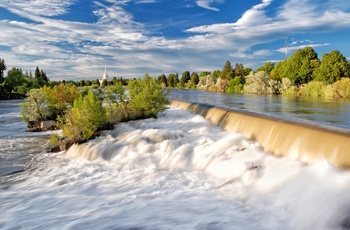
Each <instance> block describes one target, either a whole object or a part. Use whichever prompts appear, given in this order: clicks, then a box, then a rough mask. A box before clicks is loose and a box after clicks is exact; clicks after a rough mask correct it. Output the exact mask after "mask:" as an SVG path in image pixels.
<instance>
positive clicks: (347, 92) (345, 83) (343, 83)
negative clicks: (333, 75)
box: [331, 78, 350, 98]
mask: <svg viewBox="0 0 350 230" xmlns="http://www.w3.org/2000/svg"><path fill="white" fill-rule="evenodd" d="M331 88H332V89H333V92H334V94H333V97H344V98H350V78H342V79H341V80H339V81H337V82H335V83H333V84H332V85H331Z"/></svg>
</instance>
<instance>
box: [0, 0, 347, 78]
mask: <svg viewBox="0 0 350 230" xmlns="http://www.w3.org/2000/svg"><path fill="white" fill-rule="evenodd" d="M132 1H133V2H134V3H136V4H141V3H142V4H150V3H155V2H159V1H156V0H95V1H93V2H92V3H93V4H94V11H93V12H91V13H92V14H93V15H95V16H96V18H97V19H96V21H95V22H91V23H87V22H75V21H66V20H57V19H54V18H53V17H52V16H58V15H63V14H65V13H67V12H69V10H71V8H70V7H71V6H72V5H74V4H75V3H76V2H75V0H71V1H69V0H60V1H59V0H40V1H39V0H37V1H34V0H32V1H29V0H17V1H1V2H0V7H3V8H6V9H8V10H9V11H10V12H12V13H15V14H17V15H20V16H22V17H26V18H28V19H30V20H31V22H23V21H22V22H19V21H14V20H12V21H11V20H0V28H1V33H0V46H2V47H6V48H7V49H8V50H10V52H5V51H2V50H1V49H0V55H2V57H8V58H6V61H8V60H7V59H9V60H10V63H8V62H7V64H8V65H10V66H11V64H13V66H18V65H19V64H18V63H20V66H21V67H23V69H25V68H26V67H28V68H29V67H30V68H33V66H34V67H35V66H40V68H43V69H45V71H46V72H48V73H53V75H54V76H52V78H53V79H55V77H57V78H60V77H62V78H63V77H64V78H68V77H69V76H68V74H71V73H72V72H76V73H78V75H80V76H81V77H82V78H85V79H86V78H93V79H96V78H98V77H99V75H102V74H103V70H104V66H107V67H108V68H110V71H109V72H111V71H114V72H115V74H116V75H117V76H123V75H127V76H130V77H134V76H141V75H143V73H145V72H148V73H150V74H152V73H155V74H159V73H162V72H163V71H167V72H171V71H173V72H177V71H179V70H180V71H181V70H186V69H189V70H196V71H200V70H203V71H204V70H212V69H217V68H218V67H219V68H220V67H221V66H222V65H223V63H224V61H225V60H228V59H231V60H232V59H233V60H232V61H233V62H239V63H244V65H246V64H252V65H253V64H254V63H258V62H262V63H263V62H264V61H266V60H271V55H272V54H273V53H276V52H277V53H278V52H281V53H284V52H285V49H284V47H282V48H280V49H276V47H275V48H273V50H268V49H265V48H256V45H258V44H262V43H269V42H271V41H275V40H284V39H285V37H286V36H289V35H295V34H303V33H306V32H314V33H320V32H328V31H336V30H340V29H350V25H349V23H348V22H349V21H350V13H349V12H348V11H346V10H345V9H349V8H350V7H349V6H348V5H347V0H335V1H337V4H338V5H339V7H338V6H337V5H336V4H332V2H331V1H333V0H328V1H325V2H324V4H322V5H323V6H318V5H319V4H316V3H317V1H315V0H287V1H286V2H285V3H284V4H283V5H281V6H280V7H279V8H278V9H277V11H276V10H275V9H274V10H275V11H274V13H273V14H271V12H269V10H271V8H270V7H272V5H273V3H274V1H278V0H262V1H261V2H260V3H259V4H256V5H253V6H252V7H251V8H250V9H248V10H246V11H245V12H242V16H241V17H240V18H239V19H238V20H236V21H228V22H227V23H215V24H210V23H209V24H207V25H199V26H196V27H192V28H187V29H184V31H185V32H187V36H183V37H182V38H180V39H170V38H167V37H165V36H151V35H150V34H152V33H148V31H146V28H147V27H146V26H145V25H144V24H142V23H141V22H137V21H136V20H135V15H133V14H132V13H131V12H128V11H127V10H126V9H127V7H126V5H127V4H128V3H130V2H132ZM39 2H40V4H39ZM223 2H224V1H222V0H197V1H196V4H197V5H198V6H200V7H202V8H205V9H209V10H214V11H218V10H219V9H218V8H215V7H213V5H214V4H215V3H223ZM327 4H328V6H330V5H331V6H332V7H325V6H327ZM342 7H343V8H342ZM346 7H347V8H346ZM28 12H32V13H28ZM296 19H297V20H296ZM302 41H303V43H302ZM293 42H294V41H293ZM282 44H284V42H282ZM307 45H309V46H312V47H321V46H328V45H330V44H329V43H327V42H317V44H316V42H312V41H307V40H306V39H304V40H299V41H295V43H294V44H292V43H291V44H290V47H289V49H290V50H291V51H292V50H294V49H298V48H303V47H305V46H307ZM282 46H283V45H282ZM217 63H219V64H217ZM72 77H74V76H72ZM50 78H51V77H50Z"/></svg>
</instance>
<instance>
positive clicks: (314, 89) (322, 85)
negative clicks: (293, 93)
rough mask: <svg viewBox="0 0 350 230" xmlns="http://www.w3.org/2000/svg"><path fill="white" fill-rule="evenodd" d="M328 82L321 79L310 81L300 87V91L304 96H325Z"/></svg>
mask: <svg viewBox="0 0 350 230" xmlns="http://www.w3.org/2000/svg"><path fill="white" fill-rule="evenodd" d="M326 86H327V83H326V82H321V81H310V82H309V83H307V84H306V85H305V86H304V87H302V88H300V90H299V93H300V94H301V95H303V96H317V97H318V96H323V95H324V92H325V89H326Z"/></svg>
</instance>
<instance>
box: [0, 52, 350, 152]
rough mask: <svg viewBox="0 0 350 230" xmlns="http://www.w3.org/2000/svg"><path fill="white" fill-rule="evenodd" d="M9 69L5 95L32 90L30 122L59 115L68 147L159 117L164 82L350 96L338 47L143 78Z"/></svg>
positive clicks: (0, 78)
mask: <svg viewBox="0 0 350 230" xmlns="http://www.w3.org/2000/svg"><path fill="white" fill-rule="evenodd" d="M5 70H6V65H5V61H4V59H0V99H11V98H22V97H25V96H27V98H26V99H25V102H24V103H23V104H22V112H21V113H22V117H23V120H25V121H26V122H27V123H28V125H29V126H31V127H39V126H40V123H41V122H42V121H44V120H48V119H50V120H54V121H56V124H57V127H59V128H61V129H62V134H63V138H58V137H54V136H53V137H52V143H53V142H56V144H57V143H59V144H61V146H63V148H65V147H66V146H68V145H69V144H71V143H78V142H82V141H86V140H87V139H89V138H92V137H94V136H96V135H98V134H99V132H100V131H101V130H103V129H107V128H109V127H112V126H113V124H115V123H117V122H120V121H128V120H133V119H141V118H149V117H157V115H158V113H159V112H162V111H164V110H165V106H166V103H167V97H166V92H165V91H164V89H165V88H179V89H199V90H208V91H214V92H228V93H254V94H286V95H295V96H324V97H335V98H338V97H343V98H350V78H349V77H350V63H349V62H348V61H347V60H346V58H345V57H344V56H343V55H342V54H341V53H340V52H339V51H338V50H334V51H332V52H330V53H328V54H327V53H326V54H323V55H322V59H319V58H318V54H317V53H316V52H315V51H314V49H313V48H312V47H305V48H304V49H298V50H297V51H295V52H294V53H293V55H292V56H291V57H289V58H288V59H286V60H283V61H280V62H278V63H277V64H276V65H275V64H274V63H272V62H267V63H265V64H264V65H263V66H261V67H259V68H257V69H256V71H253V70H252V69H251V68H245V67H244V66H243V64H239V63H236V65H235V66H234V67H233V66H232V65H231V62H230V61H226V63H225V65H224V66H223V68H222V70H221V71H220V70H215V71H213V72H212V73H211V72H208V71H203V72H201V73H200V74H198V73H197V72H192V73H190V72H189V71H184V72H183V74H182V76H181V78H179V75H178V74H177V73H175V74H174V73H170V74H169V75H168V76H166V75H165V74H162V75H161V76H159V77H158V78H155V77H150V76H149V75H147V74H146V75H145V77H144V79H143V80H141V79H132V80H129V79H123V78H119V79H117V78H116V77H114V78H113V79H112V80H111V81H106V80H104V81H102V83H101V84H100V82H99V80H98V79H96V80H94V81H90V80H81V81H79V82H74V81H67V82H66V81H62V82H55V81H50V79H49V78H48V77H47V76H46V73H45V72H44V71H43V70H40V69H39V68H38V67H36V69H35V72H34V76H33V75H32V73H31V72H29V73H28V72H26V73H23V72H22V70H21V69H19V68H12V69H11V70H10V71H8V74H7V77H4V71H5ZM125 87H126V88H127V89H128V95H127V94H126V93H125V91H124V88H125Z"/></svg>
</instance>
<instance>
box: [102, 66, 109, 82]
mask: <svg viewBox="0 0 350 230" xmlns="http://www.w3.org/2000/svg"><path fill="white" fill-rule="evenodd" d="M102 80H106V81H107V80H108V73H107V67H105V73H104V74H103V77H102Z"/></svg>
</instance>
